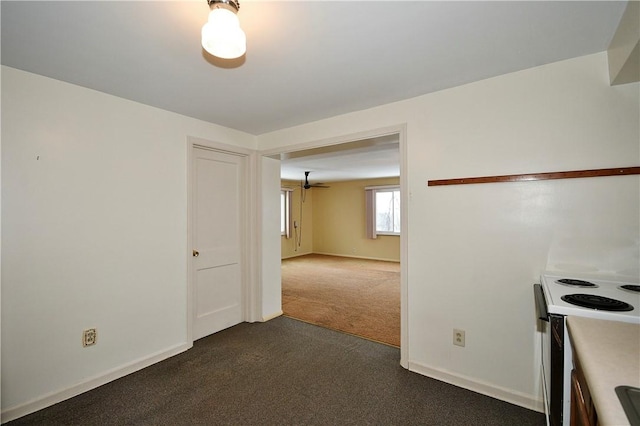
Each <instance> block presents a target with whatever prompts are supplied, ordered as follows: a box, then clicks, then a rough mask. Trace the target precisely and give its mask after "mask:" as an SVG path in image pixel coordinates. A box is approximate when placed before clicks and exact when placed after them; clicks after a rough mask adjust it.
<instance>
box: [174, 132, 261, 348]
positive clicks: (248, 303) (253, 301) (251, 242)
mask: <svg viewBox="0 0 640 426" xmlns="http://www.w3.org/2000/svg"><path fill="white" fill-rule="evenodd" d="M186 145H187V247H186V256H187V342H190V343H193V309H194V306H193V296H194V283H193V273H194V263H193V254H192V250H193V248H194V247H193V236H192V231H193V223H192V222H193V220H192V217H193V209H192V203H193V197H194V194H193V189H194V182H193V149H194V148H203V149H210V150H213V151H218V152H223V153H226V154H231V155H237V156H240V157H245V158H246V168H245V169H246V170H245V176H244V180H245V183H246V184H247V186H246V191H245V199H244V205H245V206H246V209H245V210H246V211H245V212H243V214H242V217H241V219H240V225H241V227H242V229H243V232H242V235H241V241H242V245H243V253H242V277H243V279H242V295H243V296H242V299H243V300H242V320H243V321H248V322H253V321H255V318H256V316H257V315H258V312H257V309H258V307H259V306H260V291H259V290H260V289H259V288H258V284H259V277H258V276H257V274H256V272H255V271H256V268H257V265H258V264H259V263H258V260H259V247H260V240H259V232H257V231H258V230H257V226H258V225H259V224H258V223H257V220H256V211H257V207H258V199H257V197H256V194H257V188H256V186H257V184H258V183H259V181H258V176H259V174H257V173H258V172H259V170H257V168H256V167H255V165H256V163H257V160H256V158H258V155H257V152H256V151H254V150H251V149H247V148H242V147H238V146H233V145H228V144H225V143H221V142H214V141H210V140H206V139H201V138H197V137H193V136H187V144H186Z"/></svg>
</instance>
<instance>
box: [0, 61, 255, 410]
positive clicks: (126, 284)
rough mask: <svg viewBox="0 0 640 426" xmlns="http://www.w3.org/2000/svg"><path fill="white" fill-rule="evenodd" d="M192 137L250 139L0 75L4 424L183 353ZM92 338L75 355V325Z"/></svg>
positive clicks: (36, 79) (52, 83)
mask: <svg viewBox="0 0 640 426" xmlns="http://www.w3.org/2000/svg"><path fill="white" fill-rule="evenodd" d="M187 136H195V137H199V138H203V139H207V140H212V141H216V142H222V143H227V144H232V145H236V146H242V147H244V148H255V137H253V136H251V135H247V134H244V133H241V132H238V131H235V130H231V129H227V128H223V127H220V126H216V125H213V124H210V123H205V122H202V121H199V120H195V119H191V118H187V117H184V116H180V115H177V114H174V113H170V112H167V111H163V110H159V109H156V108H151V107H148V106H144V105H141V104H137V103H134V102H130V101H127V100H124V99H121V98H116V97H113V96H109V95H105V94H103V93H99V92H95V91H92V90H88V89H85V88H81V87H78V86H73V85H70V84H66V83H63V82H60V81H56V80H52V79H48V78H44V77H41V76H37V75H34V74H29V73H26V72H22V71H19V70H15V69H12V68H7V67H3V68H2V228H3V231H4V232H3V235H2V322H1V323H2V410H3V420H4V421H6V420H8V419H9V418H11V417H14V416H16V415H20V414H24V413H25V412H28V411H31V410H32V409H34V408H38V407H39V406H42V405H46V404H47V403H50V402H51V401H55V398H56V397H57V396H54V397H52V394H57V395H58V396H59V395H60V394H59V393H60V392H62V393H64V392H65V391H67V392H68V394H69V396H70V394H73V393H74V392H76V391H78V390H82V384H83V383H84V384H86V383H92V384H93V385H95V384H96V383H98V382H100V380H101V378H102V377H105V376H109V375H112V376H113V375H114V374H115V375H116V376H117V374H118V372H121V371H123V369H125V370H126V369H127V368H134V369H135V368H136V366H137V367H139V366H140V365H141V364H144V363H146V362H150V361H153V360H157V359H159V358H162V357H164V356H167V355H170V354H172V353H175V352H178V351H181V350H184V349H187V348H188V347H189V345H190V342H188V341H187V313H186V306H187V303H186V297H187V291H186V289H187V285H186V278H187V277H186V274H187V255H188V253H187V252H188V247H187V232H186V229H187V217H186V216H187V193H186V188H187V184H186V182H187V179H186V177H187V159H186V157H187ZM91 327H96V328H97V330H98V343H97V345H96V346H93V347H89V348H83V347H82V346H81V335H82V331H83V329H86V328H91Z"/></svg>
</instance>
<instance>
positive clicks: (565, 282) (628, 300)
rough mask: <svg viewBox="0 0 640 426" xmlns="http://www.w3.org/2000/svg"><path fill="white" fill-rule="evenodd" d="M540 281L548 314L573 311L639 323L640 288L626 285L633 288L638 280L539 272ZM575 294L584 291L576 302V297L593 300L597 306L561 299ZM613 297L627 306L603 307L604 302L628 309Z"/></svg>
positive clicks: (575, 313) (567, 313)
mask: <svg viewBox="0 0 640 426" xmlns="http://www.w3.org/2000/svg"><path fill="white" fill-rule="evenodd" d="M540 283H541V284H542V289H543V291H544V296H545V299H546V301H547V311H548V312H549V313H550V314H558V315H576V316H581V317H588V318H596V319H603V320H610V321H623V322H631V323H635V324H640V292H634V291H632V290H628V289H626V288H635V287H633V286H638V285H639V283H638V282H631V281H630V280H625V281H613V280H605V279H594V278H588V277H575V276H569V277H567V276H559V275H547V274H543V275H542V276H541V277H540ZM583 283H585V284H584V285H586V284H593V286H586V287H585V286H583ZM625 287H626V288H625ZM577 294H580V295H585V297H584V298H578V302H579V301H580V300H584V301H585V302H587V303H588V302H594V303H595V304H596V306H599V307H598V308H590V307H584V306H578V305H575V304H572V303H569V302H568V301H565V300H563V297H565V298H566V297H567V296H573V295H577ZM613 301H616V302H622V303H625V304H627V305H629V307H630V308H631V309H630V310H605V308H607V307H608V306H610V307H611V308H613V309H628V307H625V306H624V305H622V303H615V302H613Z"/></svg>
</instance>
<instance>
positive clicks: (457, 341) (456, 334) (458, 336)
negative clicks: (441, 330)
mask: <svg viewBox="0 0 640 426" xmlns="http://www.w3.org/2000/svg"><path fill="white" fill-rule="evenodd" d="M453 344H454V345H456V346H462V347H464V330H458V329H457V328H454V329H453Z"/></svg>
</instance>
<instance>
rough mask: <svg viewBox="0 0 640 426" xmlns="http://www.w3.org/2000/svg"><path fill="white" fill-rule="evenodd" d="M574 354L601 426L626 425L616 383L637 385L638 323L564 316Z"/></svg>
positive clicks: (639, 382)
mask: <svg viewBox="0 0 640 426" xmlns="http://www.w3.org/2000/svg"><path fill="white" fill-rule="evenodd" d="M567 325H568V327H569V335H570V336H571V342H572V344H573V350H574V353H577V354H578V358H579V359H580V364H581V365H582V369H583V372H584V376H585V378H586V380H587V384H588V386H589V391H590V392H591V397H592V399H593V403H594V404H595V407H596V412H597V413H598V423H599V424H600V425H603V426H614V425H615V426H621V425H628V424H629V420H628V419H627V416H626V414H625V413H624V410H623V408H622V405H621V404H620V400H619V399H618V396H617V395H616V392H615V388H616V386H621V385H627V386H634V387H640V325H638V324H630V323H624V322H617V321H606V320H599V319H592V318H584V317H575V316H568V317H567Z"/></svg>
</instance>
